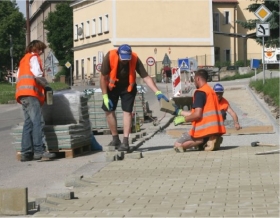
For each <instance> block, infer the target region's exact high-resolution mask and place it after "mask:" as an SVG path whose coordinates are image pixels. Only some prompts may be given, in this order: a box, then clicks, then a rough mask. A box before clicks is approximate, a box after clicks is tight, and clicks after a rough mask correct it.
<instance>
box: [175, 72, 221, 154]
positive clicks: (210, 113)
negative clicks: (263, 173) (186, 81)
mask: <svg viewBox="0 0 280 218" xmlns="http://www.w3.org/2000/svg"><path fill="white" fill-rule="evenodd" d="M207 79H208V73H207V71H206V70H204V69H199V70H198V71H197V72H196V73H195V76H194V84H195V86H196V88H197V90H195V92H194V98H193V105H192V110H191V112H190V111H183V110H181V109H178V107H177V106H176V105H175V109H176V111H175V114H176V115H179V116H177V117H175V119H174V124H175V125H178V124H180V123H184V122H192V128H191V130H190V131H189V132H185V133H183V134H182V136H181V138H179V139H178V140H177V141H176V142H175V143H174V149H175V151H176V152H183V151H185V150H186V149H188V148H192V147H198V148H200V149H202V148H203V149H204V150H206V151H213V150H218V149H219V148H220V144H221V143H222V139H223V138H222V137H221V135H223V134H224V133H225V132H226V130H225V126H224V122H223V117H222V114H221V111H220V110H219V105H218V104H219V103H218V99H217V96H216V94H215V92H214V91H213V89H212V88H211V87H210V86H209V85H208V84H207ZM205 144H206V147H204V145H205Z"/></svg>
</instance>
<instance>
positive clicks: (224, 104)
mask: <svg viewBox="0 0 280 218" xmlns="http://www.w3.org/2000/svg"><path fill="white" fill-rule="evenodd" d="M213 89H214V91H215V92H216V95H217V98H218V101H219V106H220V110H221V112H222V115H223V119H224V120H225V119H226V116H227V112H228V113H229V114H230V116H231V117H232V119H233V121H234V127H235V129H236V130H239V129H241V126H240V125H239V122H238V117H237V115H236V113H235V112H234V110H233V109H232V108H231V107H230V104H229V103H228V101H227V100H226V99H225V98H224V97H223V94H224V87H223V86H222V85H221V84H219V83H217V84H216V85H214V87H213Z"/></svg>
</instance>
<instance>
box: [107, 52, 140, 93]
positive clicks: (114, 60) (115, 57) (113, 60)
mask: <svg viewBox="0 0 280 218" xmlns="http://www.w3.org/2000/svg"><path fill="white" fill-rule="evenodd" d="M109 60H110V67H111V72H110V74H109V77H110V79H109V84H108V87H109V89H110V90H112V89H113V88H114V87H115V82H116V81H119V80H118V78H117V71H118V62H119V54H118V52H117V50H111V51H110V53H109ZM136 62H137V54H136V53H134V52H132V54H131V60H130V61H129V80H128V81H129V85H128V87H127V91H128V92H131V91H132V89H133V86H134V85H135V82H136V72H135V69H136Z"/></svg>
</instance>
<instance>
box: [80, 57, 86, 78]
mask: <svg viewBox="0 0 280 218" xmlns="http://www.w3.org/2000/svg"><path fill="white" fill-rule="evenodd" d="M81 67H82V79H85V60H84V59H82V62H81Z"/></svg>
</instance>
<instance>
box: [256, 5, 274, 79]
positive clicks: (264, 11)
mask: <svg viewBox="0 0 280 218" xmlns="http://www.w3.org/2000/svg"><path fill="white" fill-rule="evenodd" d="M254 14H255V15H256V17H257V18H259V20H260V21H261V23H256V30H257V34H256V35H257V37H262V44H263V50H262V59H263V84H264V83H265V63H264V37H265V36H270V26H269V23H264V22H265V21H266V20H267V19H268V18H269V17H270V16H271V15H272V13H271V11H270V10H268V8H267V7H265V5H261V6H260V7H259V8H258V9H257V10H256V11H255V13H254Z"/></svg>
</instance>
